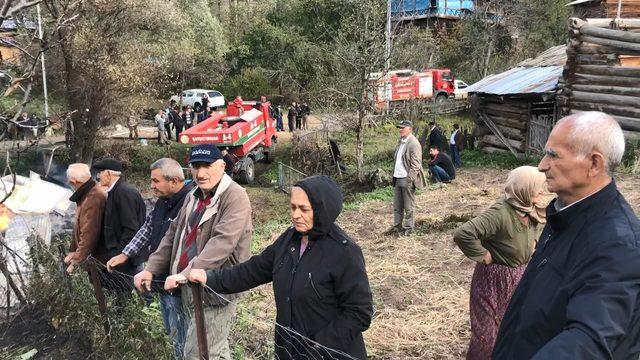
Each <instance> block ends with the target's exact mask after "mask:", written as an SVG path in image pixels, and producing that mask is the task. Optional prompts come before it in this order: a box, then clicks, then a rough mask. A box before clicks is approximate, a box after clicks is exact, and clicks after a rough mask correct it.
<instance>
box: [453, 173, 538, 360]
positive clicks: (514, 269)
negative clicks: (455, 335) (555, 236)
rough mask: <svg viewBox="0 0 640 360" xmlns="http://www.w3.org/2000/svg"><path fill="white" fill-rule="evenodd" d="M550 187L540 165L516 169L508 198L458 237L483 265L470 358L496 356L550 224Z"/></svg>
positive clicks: (473, 305) (474, 283)
mask: <svg viewBox="0 0 640 360" xmlns="http://www.w3.org/2000/svg"><path fill="white" fill-rule="evenodd" d="M544 183H545V176H544V174H543V173H541V172H539V171H538V169H537V168H535V167H532V166H522V167H519V168H516V169H514V170H512V171H511V172H510V173H509V177H508V178H507V183H506V184H505V187H504V195H503V197H502V198H501V199H500V200H498V201H497V202H496V203H495V204H493V206H491V207H490V208H489V209H488V210H487V211H485V212H484V213H482V214H480V215H479V216H477V217H475V218H474V219H472V220H470V221H468V222H467V223H465V224H464V225H462V226H460V227H459V228H458V229H456V231H455V232H454V233H453V239H454V241H455V242H456V244H457V245H458V247H460V250H462V252H463V253H464V254H465V255H466V256H467V257H468V258H469V259H471V260H473V261H476V262H477V264H476V268H475V270H474V272H473V278H472V280H471V299H470V316H471V342H470V344H469V350H468V351H467V359H490V358H491V352H492V351H493V345H494V343H495V340H496V336H497V334H498V329H499V327H500V321H501V320H502V317H503V316H504V313H505V311H506V310H507V305H508V304H509V300H510V299H511V295H512V294H513V291H514V290H515V289H516V286H517V285H518V282H519V281H520V278H521V277H522V274H523V273H524V270H525V268H526V265H527V263H528V262H529V259H531V255H533V251H534V249H535V245H536V242H537V239H538V236H539V234H540V232H541V231H542V228H543V224H544V223H545V222H546V221H545V206H546V205H543V200H542V195H543V193H544Z"/></svg>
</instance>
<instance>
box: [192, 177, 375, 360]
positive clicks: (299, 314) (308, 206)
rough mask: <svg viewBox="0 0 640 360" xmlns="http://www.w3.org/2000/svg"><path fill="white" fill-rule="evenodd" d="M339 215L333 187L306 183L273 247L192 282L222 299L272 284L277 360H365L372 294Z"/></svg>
mask: <svg viewBox="0 0 640 360" xmlns="http://www.w3.org/2000/svg"><path fill="white" fill-rule="evenodd" d="M341 210H342V192H341V191H340V188H339V187H338V185H336V183H335V182H333V181H332V180H331V179H330V178H328V177H326V176H313V177H309V178H306V179H304V180H302V181H301V182H299V183H298V184H297V185H296V186H295V187H293V189H292V190H291V220H292V222H293V226H292V227H290V228H289V229H287V230H286V231H285V232H284V233H283V234H282V235H280V237H279V238H278V239H277V240H276V241H275V243H273V244H271V245H269V246H268V247H267V248H266V249H265V250H264V251H263V252H262V253H261V254H259V255H255V256H253V257H252V258H251V259H249V260H248V261H247V262H245V263H242V264H240V265H237V266H234V267H231V268H226V269H212V270H208V271H206V272H205V271H204V270H199V269H194V270H191V273H190V274H189V280H190V281H192V282H198V283H201V284H206V285H207V286H209V287H210V288H211V289H212V290H213V291H216V292H219V293H222V294H230V293H237V292H241V291H245V290H248V289H251V288H253V287H256V286H258V285H261V284H266V283H269V282H273V292H274V295H275V301H276V310H277V314H276V329H275V357H276V358H277V359H308V358H309V359H312V358H326V359H352V358H357V359H366V358H367V353H366V348H365V344H364V340H363V337H362V332H363V331H365V330H367V329H368V328H369V325H370V323H371V316H372V314H373V303H372V297H371V289H370V287H369V280H368V279H367V272H366V269H365V263H364V257H363V256H362V251H361V250H360V247H359V246H358V245H357V244H356V243H354V242H353V241H352V240H351V238H349V236H348V235H347V234H345V233H344V231H343V230H342V229H341V228H340V227H339V226H338V225H336V224H335V220H336V218H337V217H338V215H339V214H340V211H341ZM318 344H319V345H318ZM345 354H346V355H345Z"/></svg>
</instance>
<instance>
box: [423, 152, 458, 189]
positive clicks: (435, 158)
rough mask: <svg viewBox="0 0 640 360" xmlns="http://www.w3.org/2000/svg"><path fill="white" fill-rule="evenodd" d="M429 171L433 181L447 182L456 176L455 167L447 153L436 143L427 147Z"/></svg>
mask: <svg viewBox="0 0 640 360" xmlns="http://www.w3.org/2000/svg"><path fill="white" fill-rule="evenodd" d="M429 157H430V158H431V160H430V161H429V172H430V173H431V179H432V180H433V182H434V183H439V182H443V183H448V182H451V180H453V179H455V178H456V168H455V166H453V162H452V161H451V158H450V157H449V155H447V154H445V153H444V152H441V151H440V150H439V149H438V146H437V145H432V146H431V147H430V148H429Z"/></svg>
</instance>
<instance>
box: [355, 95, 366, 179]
mask: <svg viewBox="0 0 640 360" xmlns="http://www.w3.org/2000/svg"><path fill="white" fill-rule="evenodd" d="M364 116H365V112H364V106H363V105H360V108H359V109H358V125H357V126H356V168H357V171H358V182H359V183H361V184H362V183H364Z"/></svg>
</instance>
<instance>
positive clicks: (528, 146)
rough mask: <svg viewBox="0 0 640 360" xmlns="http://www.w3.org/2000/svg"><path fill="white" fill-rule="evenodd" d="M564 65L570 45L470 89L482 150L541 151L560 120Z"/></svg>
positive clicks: (490, 77) (515, 152)
mask: <svg viewBox="0 0 640 360" xmlns="http://www.w3.org/2000/svg"><path fill="white" fill-rule="evenodd" d="M565 62H566V46H565V45H559V46H555V47H552V48H550V49H548V50H547V51H545V52H543V53H542V54H540V55H539V56H537V57H536V58H534V59H528V60H525V61H523V62H521V63H519V64H518V65H516V66H515V67H513V68H511V69H509V70H507V71H505V72H502V73H500V74H495V75H490V76H488V77H486V78H484V79H482V80H480V81H479V82H477V83H475V84H473V85H471V86H470V87H468V88H467V90H468V92H469V94H472V100H471V101H472V113H473V115H474V119H475V122H476V129H477V132H476V134H477V135H478V141H479V143H478V147H479V148H481V149H482V150H484V151H487V152H500V151H511V152H512V153H514V155H516V156H523V155H525V154H529V153H535V152H539V151H541V150H542V149H543V148H544V145H545V143H546V141H547V138H548V136H549V132H550V131H551V127H552V126H553V124H554V123H555V121H556V119H557V116H558V112H557V107H556V90H557V85H558V81H559V79H560V77H561V76H562V71H563V67H564V65H565Z"/></svg>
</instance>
